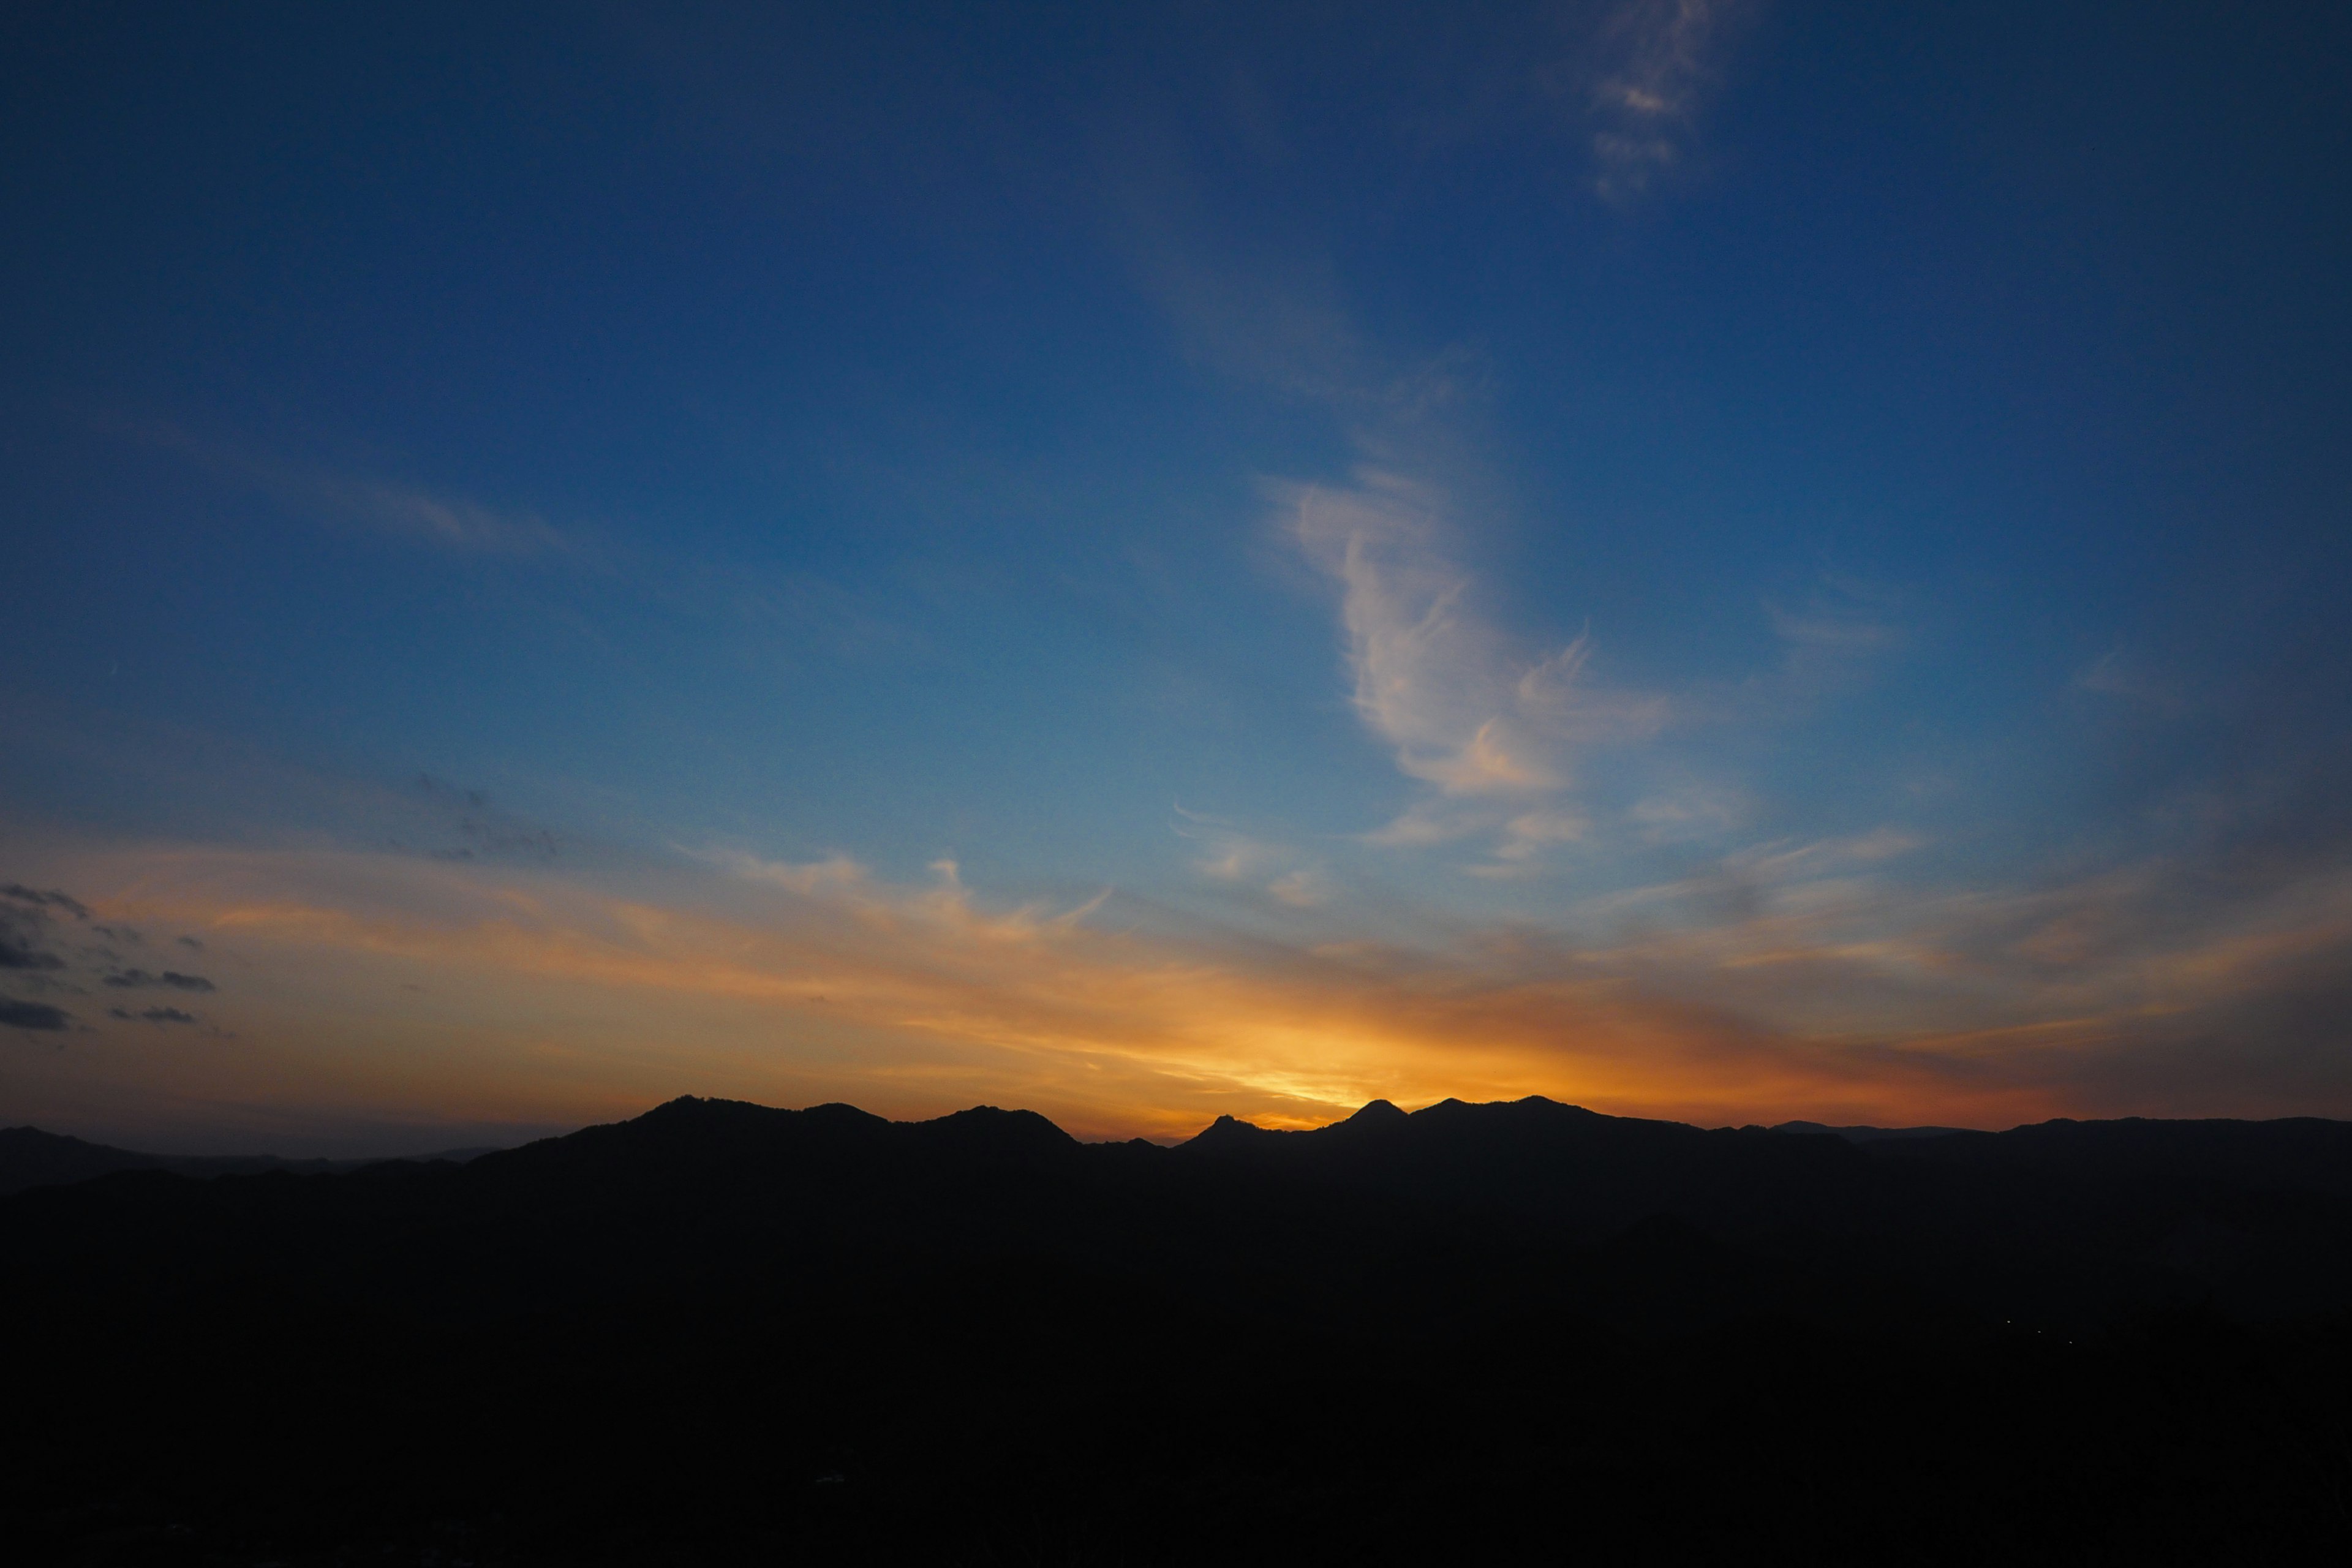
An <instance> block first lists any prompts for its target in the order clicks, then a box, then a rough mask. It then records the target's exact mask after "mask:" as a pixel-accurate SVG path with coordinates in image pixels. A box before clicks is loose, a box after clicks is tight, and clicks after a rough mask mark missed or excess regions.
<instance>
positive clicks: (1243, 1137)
mask: <svg viewBox="0 0 2352 1568" xmlns="http://www.w3.org/2000/svg"><path fill="white" fill-rule="evenodd" d="M1274 1136H1276V1134H1274V1133H1272V1132H1269V1131H1266V1130H1265V1128H1263V1127H1260V1126H1259V1125H1257V1123H1255V1122H1254V1121H1242V1120H1241V1119H1240V1118H1239V1117H1234V1116H1220V1117H1218V1118H1217V1119H1216V1120H1215V1121H1212V1122H1210V1123H1209V1125H1208V1126H1206V1127H1204V1128H1202V1130H1201V1131H1198V1132H1196V1133H1194V1134H1193V1135H1192V1137H1190V1138H1188V1139H1186V1140H1185V1141H1184V1143H1182V1144H1179V1145H1178V1147H1179V1148H1182V1147H1185V1146H1187V1145H1191V1144H1201V1145H1204V1146H1206V1147H1208V1148H1212V1149H1216V1148H1223V1147H1227V1146H1230V1145H1232V1144H1235V1143H1243V1142H1250V1141H1251V1140H1253V1139H1258V1138H1271V1137H1274Z"/></svg>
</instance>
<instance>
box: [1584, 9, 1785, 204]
mask: <svg viewBox="0 0 2352 1568" xmlns="http://www.w3.org/2000/svg"><path fill="white" fill-rule="evenodd" d="M1750 8H1751V7H1750V6H1749V5H1747V4H1744V3H1743V0H1628V3H1627V4H1624V5H1619V6H1617V7H1616V8H1615V9H1614V10H1612V11H1611V12H1609V13H1608V14H1607V15H1606V16H1605V17H1604V18H1603V20H1602V22H1601V26H1600V29H1599V31H1598V32H1597V34H1596V35H1595V36H1594V37H1593V39H1592V42H1591V48H1590V49H1589V51H1587V52H1586V53H1584V54H1582V55H1581V56H1580V57H1579V58H1578V60H1577V62H1576V63H1575V64H1574V65H1571V66H1568V67H1562V68H1555V69H1554V70H1553V71H1552V72H1550V73H1549V75H1550V77H1551V78H1552V80H1553V85H1554V86H1555V87H1556V88H1562V89H1578V88H1580V89H1581V90H1582V91H1583V93H1584V95H1585V98H1586V108H1587V111H1588V112H1589V113H1590V114H1591V118H1592V121H1593V122H1594V123H1593V132H1592V161H1593V178H1592V184H1593V189H1594V190H1595V191H1596V192H1597V193H1598V194H1599V195H1601V196H1602V197H1603V198H1604V199H1609V200H1623V199H1626V198H1629V197H1632V196H1635V195H1640V194H1641V193H1642V192H1643V191H1644V190H1646V189H1648V188H1649V187H1650V186H1651V185H1652V184H1654V182H1656V181H1657V180H1658V179H1659V178H1660V177H1662V176H1663V175H1664V174H1667V173H1669V172H1670V171H1672V170H1673V169H1675V167H1676V166H1677V165H1679V164H1681V163H1684V162H1685V160H1686V159H1687V157H1688V155H1689V152H1690V149H1691V146H1692V143H1693V142H1694V141H1695V139H1696V135H1697V121H1698V111H1699V107H1700V102H1701V100H1702V98H1703V97H1704V96H1705V93H1706V89H1707V88H1708V87H1709V86H1711V85H1712V84H1713V82H1714V80H1715V79H1716V78H1717V75H1718V73H1719V72H1718V65H1717V60H1718V58H1719V56H1720V54H1721V51H1722V47H1723V42H1724V37H1723V35H1724V34H1725V32H1726V31H1727V26H1728V24H1730V23H1731V22H1733V21H1735V20H1737V19H1738V18H1739V17H1740V16H1742V15H1744V13H1746V12H1747V11H1748V10H1749V9H1750Z"/></svg>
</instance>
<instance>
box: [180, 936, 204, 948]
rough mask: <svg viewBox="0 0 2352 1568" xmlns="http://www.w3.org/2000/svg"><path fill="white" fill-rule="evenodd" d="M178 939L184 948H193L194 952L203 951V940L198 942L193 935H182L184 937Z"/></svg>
mask: <svg viewBox="0 0 2352 1568" xmlns="http://www.w3.org/2000/svg"><path fill="white" fill-rule="evenodd" d="M179 940H180V945H181V946H182V947H185V948H193V949H194V951H196V952H204V950H205V944H204V943H203V942H198V941H197V940H196V939H195V938H194V937H192V936H184V937H182V938H180V939H179Z"/></svg>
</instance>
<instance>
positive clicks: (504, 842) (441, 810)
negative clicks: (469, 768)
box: [415, 773, 562, 861]
mask: <svg viewBox="0 0 2352 1568" xmlns="http://www.w3.org/2000/svg"><path fill="white" fill-rule="evenodd" d="M415 791H416V793H417V794H418V795H420V796H422V797H423V798H424V800H425V803H426V805H427V807H428V809H429V810H430V811H431V812H432V813H433V814H434V815H435V816H437V817H439V818H440V819H441V823H442V825H443V826H442V831H443V832H445V833H449V834H454V835H455V836H456V837H457V840H458V841H457V842H456V843H445V844H443V845H441V846H440V847H437V848H428V849H426V850H425V853H426V854H427V855H429V856H431V857H432V858H434V859H436V860H483V859H487V860H538V861H547V860H552V859H554V858H556V857H557V856H558V855H559V854H560V853H561V851H562V846H561V844H560V842H559V841H558V840H557V838H556V837H555V835H554V834H553V833H551V832H550V831H549V830H548V829H546V828H544V827H541V826H539V825H538V824H536V823H533V822H529V821H526V820H524V819H523V818H521V817H519V816H515V815H514V814H513V813H512V812H509V811H504V810H501V809H500V808H499V807H498V806H497V805H493V804H492V803H491V801H490V797H489V796H488V795H485V794H483V793H482V792H481V791H480V790H478V789H462V788H460V787H458V786H457V785H456V784H449V783H447V782H446V781H444V780H441V779H436V778H435V777H434V776H433V775H432V774H431V773H419V774H417V775H416V782H415Z"/></svg>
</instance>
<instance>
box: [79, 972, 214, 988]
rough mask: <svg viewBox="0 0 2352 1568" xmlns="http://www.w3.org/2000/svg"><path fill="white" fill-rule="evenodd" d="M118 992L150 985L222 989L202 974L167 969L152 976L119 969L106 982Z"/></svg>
mask: <svg viewBox="0 0 2352 1568" xmlns="http://www.w3.org/2000/svg"><path fill="white" fill-rule="evenodd" d="M104 983H105V984H109V985H111V986H113V987H114V988H115V989H116V990H118V991H136V990H139V989H141V988H142V987H144V986H149V985H168V986H170V987H171V988H172V989H173V990H174V991H217V990H218V989H220V988H219V987H218V986H216V985H215V984H213V983H212V982H211V981H209V980H207V979H205V977H204V976H203V975H201V974H182V973H179V972H178V971H177V970H172V969H167V970H165V971H163V973H161V974H150V973H147V972H146V971H145V970H143V969H118V970H116V971H115V972H114V973H111V974H110V975H108V976H107V977H106V979H105V982H104Z"/></svg>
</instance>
